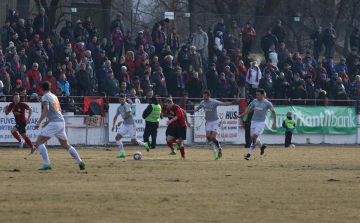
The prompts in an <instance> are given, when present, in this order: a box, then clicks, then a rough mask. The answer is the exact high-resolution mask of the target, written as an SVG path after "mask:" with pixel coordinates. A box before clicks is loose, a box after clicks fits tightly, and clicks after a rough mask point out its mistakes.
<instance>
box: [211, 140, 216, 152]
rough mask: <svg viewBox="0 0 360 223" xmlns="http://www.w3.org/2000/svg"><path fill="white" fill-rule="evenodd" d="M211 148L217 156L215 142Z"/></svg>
mask: <svg viewBox="0 0 360 223" xmlns="http://www.w3.org/2000/svg"><path fill="white" fill-rule="evenodd" d="M210 148H211V149H212V151H213V153H214V154H216V153H217V151H216V148H215V144H214V143H213V142H211V143H210Z"/></svg>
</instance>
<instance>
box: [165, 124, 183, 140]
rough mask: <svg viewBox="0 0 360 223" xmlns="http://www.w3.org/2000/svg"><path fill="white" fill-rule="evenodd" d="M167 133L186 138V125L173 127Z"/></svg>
mask: <svg viewBox="0 0 360 223" xmlns="http://www.w3.org/2000/svg"><path fill="white" fill-rule="evenodd" d="M167 135H169V136H172V137H175V138H176V139H181V140H186V126H181V127H171V128H170V129H169V132H168V134H167Z"/></svg>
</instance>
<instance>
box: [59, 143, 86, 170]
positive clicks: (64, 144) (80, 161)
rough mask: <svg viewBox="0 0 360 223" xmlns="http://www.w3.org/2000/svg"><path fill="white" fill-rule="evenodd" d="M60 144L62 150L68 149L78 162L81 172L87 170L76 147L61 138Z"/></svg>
mask: <svg viewBox="0 0 360 223" xmlns="http://www.w3.org/2000/svg"><path fill="white" fill-rule="evenodd" d="M59 142H60V145H61V147H62V148H64V149H66V150H67V151H68V152H69V153H70V155H71V156H72V157H73V158H74V159H75V160H76V162H77V163H78V164H79V167H80V170H84V169H85V163H84V162H83V161H82V160H81V158H80V156H79V154H78V152H77V151H76V149H75V148H74V147H72V146H71V145H70V144H69V143H68V141H67V140H63V139H60V138H59Z"/></svg>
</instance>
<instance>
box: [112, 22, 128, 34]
mask: <svg viewBox="0 0 360 223" xmlns="http://www.w3.org/2000/svg"><path fill="white" fill-rule="evenodd" d="M116 27H120V30H121V32H122V33H123V34H125V25H124V22H123V21H122V20H118V19H115V20H113V21H112V22H111V24H110V33H111V32H112V31H113V30H114V29H115V28H116Z"/></svg>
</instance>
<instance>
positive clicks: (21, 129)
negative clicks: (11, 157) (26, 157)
mask: <svg viewBox="0 0 360 223" xmlns="http://www.w3.org/2000/svg"><path fill="white" fill-rule="evenodd" d="M25 110H29V115H28V118H27V119H26V116H25V115H26V114H25ZM10 111H12V112H13V114H14V117H15V122H16V125H15V126H14V128H12V129H11V134H12V135H13V136H14V137H15V139H17V140H18V141H19V148H20V149H21V148H22V147H23V145H24V141H22V140H21V138H20V135H21V136H22V137H23V139H24V140H25V142H26V143H27V144H28V145H29V146H30V148H31V154H33V153H34V152H35V149H36V147H35V146H34V145H33V144H32V142H31V140H30V138H29V137H28V136H27V135H26V125H27V124H29V123H30V118H31V114H32V109H31V108H30V107H29V105H27V104H26V103H24V102H20V95H19V93H15V94H14V95H13V102H12V103H10V105H6V107H5V115H8V114H9V113H10ZM19 133H20V135H19Z"/></svg>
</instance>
